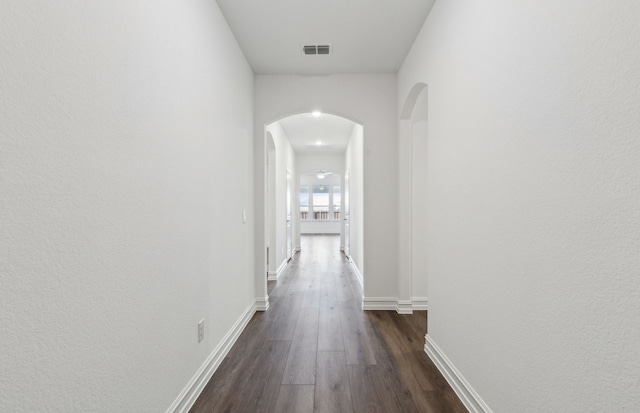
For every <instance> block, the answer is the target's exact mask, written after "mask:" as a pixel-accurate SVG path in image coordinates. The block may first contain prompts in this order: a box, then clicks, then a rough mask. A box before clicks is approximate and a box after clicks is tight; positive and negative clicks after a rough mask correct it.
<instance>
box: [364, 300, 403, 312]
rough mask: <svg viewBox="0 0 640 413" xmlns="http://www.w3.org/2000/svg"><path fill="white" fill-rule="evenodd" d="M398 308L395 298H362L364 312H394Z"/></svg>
mask: <svg viewBox="0 0 640 413" xmlns="http://www.w3.org/2000/svg"><path fill="white" fill-rule="evenodd" d="M397 307H398V299H397V298H396V297H364V298H363V299H362V309H363V310H365V311H379V310H395V309H396V308H397Z"/></svg>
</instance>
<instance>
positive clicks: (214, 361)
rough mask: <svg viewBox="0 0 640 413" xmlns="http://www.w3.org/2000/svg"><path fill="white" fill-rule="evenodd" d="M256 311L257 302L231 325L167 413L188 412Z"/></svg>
mask: <svg viewBox="0 0 640 413" xmlns="http://www.w3.org/2000/svg"><path fill="white" fill-rule="evenodd" d="M255 313H256V306H255V304H251V305H250V306H249V307H247V309H246V310H244V312H243V313H242V315H241V316H240V318H239V319H238V320H237V321H236V322H235V324H234V325H233V327H231V330H229V332H227V334H226V335H225V336H224V337H223V339H222V340H221V341H220V343H219V344H218V345H217V346H216V348H214V349H213V351H212V352H211V354H209V357H207V359H206V360H205V361H204V363H203V364H202V366H200V368H199V369H198V371H197V372H196V374H195V375H194V376H193V377H192V378H191V380H189V383H187V386H186V387H185V388H184V389H183V390H182V391H181V392H180V394H179V395H178V398H177V399H176V400H175V401H174V402H173V403H172V404H171V406H169V408H168V409H167V413H187V412H188V411H189V409H190V408H191V407H192V406H193V404H194V403H195V402H196V400H197V399H198V396H200V393H202V390H203V389H204V387H205V386H206V385H207V383H208V382H209V380H210V379H211V376H213V373H215V371H216V370H217V369H218V367H219V366H220V363H222V360H224V358H225V357H226V356H227V354H228V353H229V350H231V347H232V346H233V344H234V343H235V342H236V340H237V339H238V337H239V336H240V333H242V330H244V328H245V327H246V326H247V324H248V323H249V320H251V317H253V315H254V314H255Z"/></svg>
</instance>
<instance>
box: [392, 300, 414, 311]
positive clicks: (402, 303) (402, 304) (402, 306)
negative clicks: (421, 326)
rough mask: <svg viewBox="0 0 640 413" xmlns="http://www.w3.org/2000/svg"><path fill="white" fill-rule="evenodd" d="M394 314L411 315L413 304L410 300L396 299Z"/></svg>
mask: <svg viewBox="0 0 640 413" xmlns="http://www.w3.org/2000/svg"><path fill="white" fill-rule="evenodd" d="M396 312H397V313H398V314H413V304H412V303H411V300H398V299H396Z"/></svg>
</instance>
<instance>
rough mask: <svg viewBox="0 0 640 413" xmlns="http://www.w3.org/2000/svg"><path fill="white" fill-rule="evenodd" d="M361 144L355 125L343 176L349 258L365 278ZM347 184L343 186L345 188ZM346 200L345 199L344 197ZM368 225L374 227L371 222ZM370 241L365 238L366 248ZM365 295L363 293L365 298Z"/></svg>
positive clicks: (360, 130) (358, 126) (361, 139)
mask: <svg viewBox="0 0 640 413" xmlns="http://www.w3.org/2000/svg"><path fill="white" fill-rule="evenodd" d="M363 144H364V131H363V127H362V126H361V125H355V127H354V128H353V131H352V132H351V137H350V138H349V144H348V145H347V151H346V153H345V174H346V173H348V174H349V183H348V187H349V188H348V191H349V195H348V197H349V201H348V202H349V227H350V228H349V241H348V244H349V245H348V249H349V257H350V258H351V260H352V261H353V263H354V264H355V266H356V267H357V268H358V271H359V272H360V274H362V275H363V277H364V276H365V275H364V274H365V267H366V268H367V271H368V270H369V264H368V262H367V261H366V259H365V253H366V250H365V241H364V231H365V229H367V228H366V227H365V225H366V224H365V221H364V220H365V214H364V205H363V202H362V201H363V199H366V198H365V197H364V196H363V191H364V190H365V183H364V170H363V164H364V162H363V152H364V151H363V149H362V147H363ZM346 185H347V184H345V186H346ZM345 198H346V197H345ZM369 225H374V223H373V222H371V223H369ZM369 242H370V240H369V239H368V238H367V246H368V243H369ZM369 274H370V273H369V272H367V273H366V277H367V278H366V283H369V282H371V280H369ZM393 294H394V292H390V293H389V296H391V297H393ZM383 296H384V295H377V296H373V297H383ZM366 297H367V294H366V292H365V298H366Z"/></svg>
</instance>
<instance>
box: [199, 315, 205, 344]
mask: <svg viewBox="0 0 640 413" xmlns="http://www.w3.org/2000/svg"><path fill="white" fill-rule="evenodd" d="M202 340H204V318H203V319H202V320H200V322H198V343H200V342H201V341H202Z"/></svg>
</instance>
